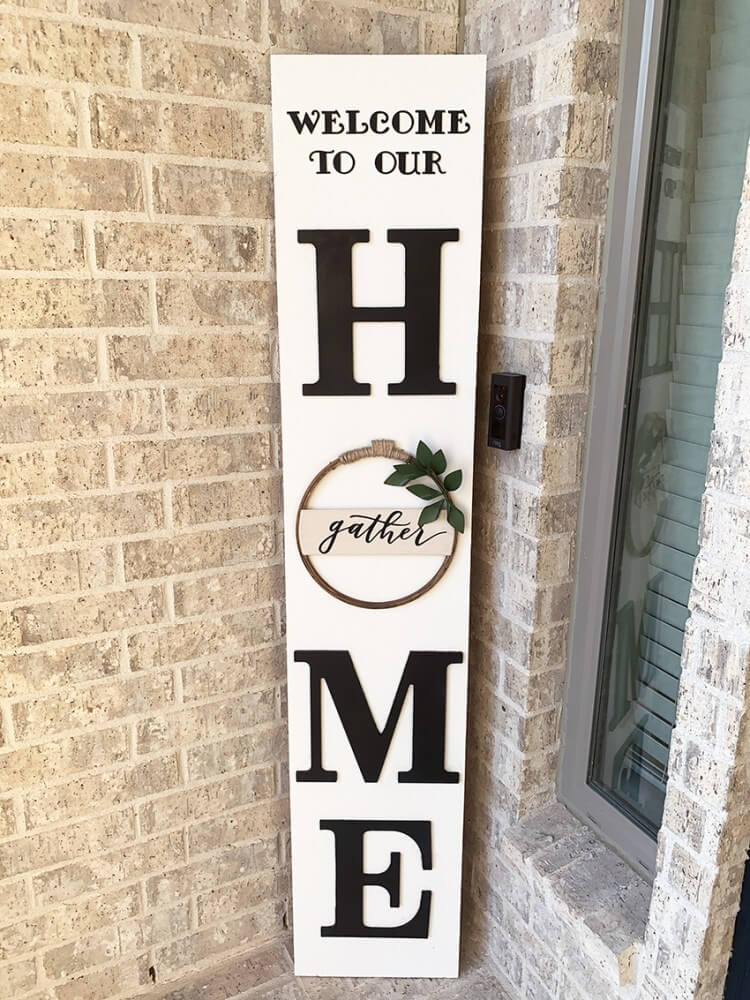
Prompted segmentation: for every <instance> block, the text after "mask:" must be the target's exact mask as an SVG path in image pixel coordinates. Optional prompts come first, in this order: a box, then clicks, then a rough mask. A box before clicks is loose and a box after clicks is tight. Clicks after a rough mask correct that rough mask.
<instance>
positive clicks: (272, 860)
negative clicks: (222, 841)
mask: <svg viewBox="0 0 750 1000" xmlns="http://www.w3.org/2000/svg"><path fill="white" fill-rule="evenodd" d="M278 864H279V852H278V838H277V837H276V836H275V835H274V836H273V837H270V838H269V839H267V840H260V841H257V842H256V843H254V844H242V845H239V846H237V847H228V848H226V849H225V850H223V851H219V852H218V853H217V854H214V855H209V856H208V857H205V858H203V859H202V860H200V861H195V862H193V863H192V864H190V865H187V866H185V867H181V868H175V869H174V870H173V871H168V872H162V873H159V874H157V875H153V876H152V877H151V878H149V879H148V880H147V882H146V899H147V901H148V909H149V910H152V909H158V908H159V907H163V906H168V905H171V904H173V903H174V902H175V901H176V900H180V899H187V897H188V896H191V895H192V894H193V893H196V892H204V891H206V890H209V889H211V888H213V887H214V886H217V885H225V884H226V883H227V882H234V881H236V880H237V879H240V878H243V877H247V876H248V875H250V874H253V873H257V872H263V871H267V870H268V869H270V868H275V867H277V866H278Z"/></svg>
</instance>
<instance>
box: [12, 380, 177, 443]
mask: <svg viewBox="0 0 750 1000" xmlns="http://www.w3.org/2000/svg"><path fill="white" fill-rule="evenodd" d="M160 429H161V410H160V404H159V397H158V393H157V392H156V391H155V390H153V389H130V390H116V391H114V392H80V393H79V392H68V393H62V392H59V393H50V394H46V393H45V394H44V395H39V396H28V395H23V396H17V395H8V396H0V443H2V444H22V443H26V442H32V441H45V440H54V439H59V438H66V439H71V438H77V437H82V438H99V439H101V438H107V437H115V436H120V435H125V434H149V433H154V432H155V431H158V430H160Z"/></svg>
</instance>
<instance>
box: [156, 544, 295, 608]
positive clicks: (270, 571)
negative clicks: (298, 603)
mask: <svg viewBox="0 0 750 1000" xmlns="http://www.w3.org/2000/svg"><path fill="white" fill-rule="evenodd" d="M238 561H239V560H238ZM243 561H244V560H243ZM231 563H232V559H231V558H226V559H224V560H222V561H221V562H220V563H218V564H217V565H219V566H220V567H221V568H222V569H223V568H224V567H226V566H229V565H231ZM283 590H284V587H283V576H282V573H281V569H280V567H269V568H263V569H243V570H240V571H238V572H233V573H223V572H222V573H220V574H219V575H216V576H204V577H200V578H199V579H197V580H181V581H179V582H177V583H175V585H174V606H175V613H176V614H177V616H178V617H180V618H182V617H187V616H189V615H197V614H201V613H202V612H205V611H211V612H224V611H231V610H236V609H237V608H241V607H244V606H245V605H248V604H257V603H258V602H260V601H268V600H270V599H271V598H272V597H275V596H281V595H282V594H283Z"/></svg>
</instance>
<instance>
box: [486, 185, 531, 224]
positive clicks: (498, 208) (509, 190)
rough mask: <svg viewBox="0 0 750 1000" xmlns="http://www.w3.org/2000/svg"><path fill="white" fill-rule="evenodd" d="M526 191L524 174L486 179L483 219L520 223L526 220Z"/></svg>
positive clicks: (527, 188) (527, 186) (527, 187)
mask: <svg viewBox="0 0 750 1000" xmlns="http://www.w3.org/2000/svg"><path fill="white" fill-rule="evenodd" d="M528 190H529V179H528V176H527V175H526V174H512V175H511V176H509V177H490V178H488V179H487V182H486V185H485V193H484V212H485V218H486V219H487V220H488V221H491V222H521V221H522V220H523V219H525V218H526V209H527V203H528Z"/></svg>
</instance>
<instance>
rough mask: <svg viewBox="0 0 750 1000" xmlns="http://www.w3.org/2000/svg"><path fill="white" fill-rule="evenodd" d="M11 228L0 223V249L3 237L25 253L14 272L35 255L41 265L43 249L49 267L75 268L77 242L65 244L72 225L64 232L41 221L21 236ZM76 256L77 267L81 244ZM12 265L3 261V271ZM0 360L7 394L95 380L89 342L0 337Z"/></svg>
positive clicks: (22, 230) (93, 350) (8, 223)
mask: <svg viewBox="0 0 750 1000" xmlns="http://www.w3.org/2000/svg"><path fill="white" fill-rule="evenodd" d="M15 222H16V220H5V224H4V225H3V223H0V244H1V243H2V241H3V236H4V235H10V239H11V240H13V241H19V243H23V245H24V246H25V247H26V250H25V251H24V252H26V253H28V255H29V256H28V257H27V258H26V260H24V258H23V257H21V262H20V264H18V266H22V267H26V266H31V260H32V257H35V256H36V255H37V254H39V255H40V256H39V259H40V260H41V259H42V257H43V255H44V254H45V253H46V252H47V250H48V249H49V253H50V263H51V264H55V262H57V264H58V265H59V266H60V267H61V268H64V267H71V268H72V267H77V266H78V265H77V263H76V254H77V253H78V250H79V247H78V246H77V245H76V244H77V238H76V239H75V244H74V242H73V241H71V242H68V239H67V236H68V235H71V236H72V234H73V233H74V232H75V231H76V228H78V227H77V225H76V228H71V229H69V230H67V231H66V229H65V226H66V225H67V223H65V222H64V221H63V220H61V221H60V222H57V223H56V222H47V221H43V222H40V223H38V224H37V223H31V224H30V225H31V228H30V229H29V230H26V228H25V226H24V225H23V224H21V226H20V227H16V225H15ZM58 225H61V226H62V227H63V228H62V230H59V229H57V226H58ZM37 227H38V228H37ZM78 232H79V233H80V229H79V228H78ZM58 236H59V240H58ZM74 247H75V248H74ZM12 252H13V251H11V253H12ZM80 252H81V262H82V260H83V249H82V244H81V246H80ZM12 259H15V258H13V257H11V256H8V257H6V258H5V259H4V260H5V262H6V263H4V264H3V266H9V264H10V262H11V260H12ZM0 357H1V358H2V365H3V373H4V383H5V386H6V388H7V389H29V388H33V387H36V386H39V385H42V384H44V385H45V386H46V387H49V388H50V389H52V388H54V387H55V386H66V385H80V384H81V383H85V382H95V381H96V377H97V368H96V341H95V340H94V338H93V337H76V336H65V335H63V336H58V337H55V336H50V335H44V336H36V337H0Z"/></svg>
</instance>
